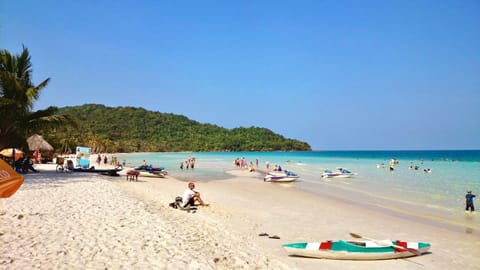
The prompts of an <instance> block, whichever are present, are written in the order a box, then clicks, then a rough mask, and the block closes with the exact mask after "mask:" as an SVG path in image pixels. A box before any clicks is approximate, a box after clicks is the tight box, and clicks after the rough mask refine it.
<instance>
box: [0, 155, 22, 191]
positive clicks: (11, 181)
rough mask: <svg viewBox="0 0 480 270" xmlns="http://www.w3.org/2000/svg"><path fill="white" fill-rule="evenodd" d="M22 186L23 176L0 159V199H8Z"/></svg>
mask: <svg viewBox="0 0 480 270" xmlns="http://www.w3.org/2000/svg"><path fill="white" fill-rule="evenodd" d="M22 184H23V176H21V175H19V174H18V173H16V172H15V171H14V170H13V168H12V167H10V165H8V164H7V163H6V162H5V161H3V160H1V159H0V198H8V197H10V196H12V195H13V193H15V192H16V191H17V190H18V189H19V188H20V186H21V185H22Z"/></svg>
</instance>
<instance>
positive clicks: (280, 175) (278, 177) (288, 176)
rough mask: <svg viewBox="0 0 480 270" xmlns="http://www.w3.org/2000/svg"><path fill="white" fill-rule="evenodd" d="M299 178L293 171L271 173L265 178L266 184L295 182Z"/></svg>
mask: <svg viewBox="0 0 480 270" xmlns="http://www.w3.org/2000/svg"><path fill="white" fill-rule="evenodd" d="M298 178H299V176H298V175H297V174H296V173H294V172H292V171H287V170H283V171H272V172H269V173H268V174H267V175H266V176H265V177H264V178H263V181H265V182H293V181H296V180H297V179H298Z"/></svg>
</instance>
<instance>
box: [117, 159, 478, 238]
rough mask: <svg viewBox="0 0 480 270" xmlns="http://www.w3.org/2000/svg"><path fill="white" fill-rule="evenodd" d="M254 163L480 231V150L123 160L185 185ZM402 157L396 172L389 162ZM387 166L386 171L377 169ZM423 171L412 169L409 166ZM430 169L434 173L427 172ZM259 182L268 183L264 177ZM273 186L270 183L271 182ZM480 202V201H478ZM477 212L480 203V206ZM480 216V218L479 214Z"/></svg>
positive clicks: (353, 198)
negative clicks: (337, 173) (333, 174)
mask: <svg viewBox="0 0 480 270" xmlns="http://www.w3.org/2000/svg"><path fill="white" fill-rule="evenodd" d="M190 156H191V157H195V159H196V167H195V169H194V170H191V169H190V170H185V169H184V170H180V168H179V165H180V162H182V161H184V160H186V159H187V158H188V157H190ZM243 157H244V158H246V159H247V161H248V162H250V161H253V163H254V164H255V163H256V160H257V159H258V160H259V169H261V170H265V164H266V162H267V161H268V162H269V163H270V164H271V166H273V165H274V164H279V165H281V166H282V167H283V168H285V169H288V170H292V171H294V172H296V173H297V174H298V175H300V179H299V181H297V182H295V183H294V185H296V186H297V187H298V188H300V189H302V190H304V191H306V192H311V193H316V194H318V195H328V196H331V197H333V198H334V199H338V200H342V199H346V200H348V201H350V202H353V203H355V202H358V203H362V204H369V205H376V206H379V207H382V208H385V209H389V210H392V211H397V212H398V213H408V215H413V216H419V217H425V216H429V218H430V219H431V220H434V221H435V222H439V223H442V224H443V223H445V224H450V225H452V224H453V225H455V226H460V227H465V228H468V230H469V231H470V232H471V230H473V229H476V230H477V231H480V221H479V220H480V217H476V216H475V215H466V214H465V213H464V211H463V210H464V201H463V200H464V197H465V193H466V191H467V190H469V189H471V190H473V193H474V194H479V191H480V150H448V151H313V152H201V153H185V152H184V153H131V154H119V155H118V158H119V160H120V161H123V160H126V161H127V164H130V165H132V166H135V165H140V164H142V162H143V160H146V161H147V163H149V164H152V165H154V166H164V167H166V169H167V170H168V172H169V173H170V174H171V175H172V176H174V177H176V178H178V179H182V180H185V181H211V180H221V179H227V178H229V177H231V176H230V175H228V174H226V171H227V170H231V169H233V168H234V166H233V161H234V159H235V158H243ZM392 158H396V159H397V160H398V161H399V163H398V165H396V167H395V170H394V171H392V172H391V171H390V170H389V169H388V163H389V161H390V160H391V159H392ZM381 163H384V164H385V168H377V165H379V164H381ZM410 165H412V166H418V167H419V169H418V170H411V169H409V166H410ZM335 167H344V168H347V169H349V170H350V171H352V172H355V173H357V174H356V175H355V176H354V177H353V178H346V179H324V178H322V177H321V176H320V175H321V173H322V172H323V171H324V170H326V169H334V168H335ZM424 169H430V170H431V172H430V173H424ZM259 181H262V178H260V177H259ZM266 184H268V183H266ZM477 201H478V198H477V199H476V201H475V202H477ZM477 205H478V206H477V207H480V204H478V203H477ZM479 215H480V214H479Z"/></svg>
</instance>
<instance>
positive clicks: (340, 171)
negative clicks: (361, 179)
mask: <svg viewBox="0 0 480 270" xmlns="http://www.w3.org/2000/svg"><path fill="white" fill-rule="evenodd" d="M354 175H355V173H353V172H351V171H349V170H347V169H345V168H341V167H338V168H336V169H335V170H325V171H324V172H323V173H322V177H323V178H349V177H352V176H354Z"/></svg>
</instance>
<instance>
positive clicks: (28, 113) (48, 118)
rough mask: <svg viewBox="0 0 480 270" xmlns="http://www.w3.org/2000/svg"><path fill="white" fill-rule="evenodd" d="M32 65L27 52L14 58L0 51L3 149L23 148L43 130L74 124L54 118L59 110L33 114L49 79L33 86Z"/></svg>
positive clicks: (64, 118)
mask: <svg viewBox="0 0 480 270" xmlns="http://www.w3.org/2000/svg"><path fill="white" fill-rule="evenodd" d="M31 79H32V63H31V58H30V54H29V52H28V49H27V48H25V47H23V50H22V52H21V53H20V54H17V55H13V54H11V53H10V52H9V51H7V50H0V115H1V119H0V148H3V147H7V146H15V147H23V146H25V145H26V138H27V137H28V136H29V135H31V134H33V133H37V132H38V131H39V130H40V129H43V128H48V127H54V126H58V125H60V124H66V123H70V124H72V123H73V120H72V119H71V118H70V117H69V116H66V115H55V113H56V112H57V108H56V107H49V108H47V109H44V110H38V111H32V109H33V105H34V103H35V101H36V100H37V99H38V98H39V97H40V93H41V91H42V90H43V89H44V88H45V87H46V86H47V85H48V83H49V81H50V78H47V79H45V80H44V81H42V82H41V83H40V84H38V85H34V84H33V82H32V80H31Z"/></svg>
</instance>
